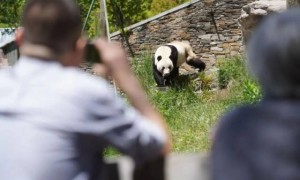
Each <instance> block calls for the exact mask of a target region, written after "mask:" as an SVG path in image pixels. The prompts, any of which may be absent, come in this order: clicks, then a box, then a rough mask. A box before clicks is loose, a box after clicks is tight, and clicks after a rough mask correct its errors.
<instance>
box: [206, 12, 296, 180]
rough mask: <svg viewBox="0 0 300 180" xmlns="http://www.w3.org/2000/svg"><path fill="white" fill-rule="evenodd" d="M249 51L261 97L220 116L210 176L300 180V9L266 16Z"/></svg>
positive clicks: (216, 178) (241, 179)
mask: <svg viewBox="0 0 300 180" xmlns="http://www.w3.org/2000/svg"><path fill="white" fill-rule="evenodd" d="M247 54H248V58H247V60H248V61H247V62H248V65H249V67H250V70H251V72H252V73H253V74H254V76H255V77H256V78H257V79H258V81H259V83H260V85H261V88H262V91H263V98H262V100H261V101H260V102H258V103H257V104H255V105H244V106H242V107H238V108H236V109H235V110H232V111H231V112H229V113H227V114H226V115H225V116H224V117H223V118H222V119H221V121H220V124H219V125H218V127H217V131H216V134H215V137H214V142H213V147H212V154H211V160H212V179H213V180H296V179H300V144H299V140H300V91H299V90H300V71H299V69H300V9H295V10H289V11H286V12H283V13H279V14H276V15H270V17H267V18H266V19H265V20H263V22H262V23H261V24H260V25H259V27H258V28H257V30H256V31H255V32H254V34H253V35H252V37H251V40H250V42H249V44H248V45H247Z"/></svg>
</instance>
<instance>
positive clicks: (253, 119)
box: [217, 105, 262, 136]
mask: <svg viewBox="0 0 300 180" xmlns="http://www.w3.org/2000/svg"><path fill="white" fill-rule="evenodd" d="M261 115H262V112H261V108H259V107H257V106H255V105H243V106H239V107H236V108H235V109H233V110H231V111H229V112H227V113H225V115H224V116H223V117H221V118H220V122H219V123H218V125H217V134H219V136H220V134H221V136H223V135H224V134H228V133H230V134H232V133H234V134H235V135H237V134H239V133H243V132H245V131H247V130H248V129H249V128H252V127H253V125H255V124H257V122H258V121H259V120H260V119H261V118H260V116H261Z"/></svg>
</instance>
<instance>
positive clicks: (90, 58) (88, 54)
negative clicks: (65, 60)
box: [84, 42, 101, 64]
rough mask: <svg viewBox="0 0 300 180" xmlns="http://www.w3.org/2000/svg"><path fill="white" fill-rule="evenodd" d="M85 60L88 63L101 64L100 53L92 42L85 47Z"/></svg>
mask: <svg viewBox="0 0 300 180" xmlns="http://www.w3.org/2000/svg"><path fill="white" fill-rule="evenodd" d="M84 60H85V61H86V62H88V63H92V64H94V63H101V59H100V54H99V51H98V50H97V49H96V47H95V45H94V44H93V43H92V42H88V43H87V45H86V47H85V56H84Z"/></svg>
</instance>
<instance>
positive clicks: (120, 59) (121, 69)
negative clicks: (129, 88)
mask: <svg viewBox="0 0 300 180" xmlns="http://www.w3.org/2000/svg"><path fill="white" fill-rule="evenodd" d="M94 45H95V47H96V48H97V50H98V51H99V53H100V58H101V62H102V63H103V64H104V66H105V67H106V68H107V71H108V73H109V74H110V75H112V76H117V77H115V78H118V76H119V75H121V74H122V75H124V74H128V73H130V71H131V69H130V66H129V62H128V58H127V55H126V52H125V51H124V49H123V48H122V46H121V45H120V44H118V43H116V42H113V43H108V42H107V41H105V40H103V39H97V40H95V41H94Z"/></svg>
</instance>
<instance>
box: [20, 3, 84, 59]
mask: <svg viewBox="0 0 300 180" xmlns="http://www.w3.org/2000/svg"><path fill="white" fill-rule="evenodd" d="M22 26H23V27H24V29H25V42H29V43H32V44H38V45H44V46H47V47H48V48H50V49H52V50H53V51H54V52H55V53H57V54H61V53H63V52H65V51H68V50H70V49H71V48H73V47H74V44H75V42H76V40H77V39H78V38H79V37H80V35H81V20H80V11H79V7H78V6H77V4H76V3H75V1H74V0H29V1H28V2H27V4H26V6H25V8H24V12H23V17H22Z"/></svg>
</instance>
